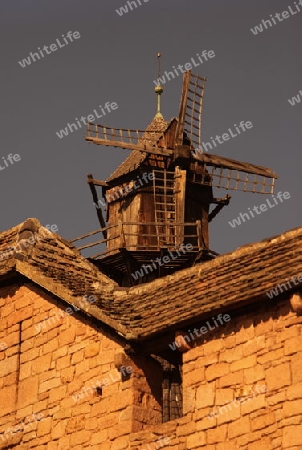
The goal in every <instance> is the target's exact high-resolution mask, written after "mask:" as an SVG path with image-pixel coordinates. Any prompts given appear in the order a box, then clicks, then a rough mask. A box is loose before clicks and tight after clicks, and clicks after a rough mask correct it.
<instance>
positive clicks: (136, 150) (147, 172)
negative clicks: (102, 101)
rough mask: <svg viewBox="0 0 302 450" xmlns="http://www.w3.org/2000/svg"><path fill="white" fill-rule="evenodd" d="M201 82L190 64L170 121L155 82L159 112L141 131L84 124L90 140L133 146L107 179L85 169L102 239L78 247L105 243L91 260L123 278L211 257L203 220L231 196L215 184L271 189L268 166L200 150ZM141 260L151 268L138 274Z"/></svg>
mask: <svg viewBox="0 0 302 450" xmlns="http://www.w3.org/2000/svg"><path fill="white" fill-rule="evenodd" d="M205 83H206V79H205V78H202V77H199V76H196V75H193V74H192V73H191V71H188V72H186V73H185V74H184V77H183V87H182V94H181V99H180V109H179V115H178V117H175V118H173V119H171V120H170V122H166V121H165V119H164V118H163V116H162V114H161V113H160V95H161V94H162V92H163V89H162V87H161V86H157V87H156V88H155V91H156V94H157V96H158V111H157V114H156V115H155V117H154V119H153V120H152V121H151V123H150V124H149V126H148V127H147V129H146V130H143V131H139V130H126V129H114V128H109V127H104V126H102V125H98V124H93V123H88V125H87V135H86V140H87V141H90V142H92V143H94V144H98V145H103V146H110V147H121V148H124V149H127V150H131V153H130V155H129V156H128V157H127V158H126V160H125V161H124V162H123V163H122V164H121V165H120V166H119V167H118V168H117V169H116V170H115V172H114V173H113V174H112V175H111V176H110V177H109V178H108V179H107V180H105V181H100V180H96V179H94V178H93V176H92V175H88V183H89V186H90V189H91V192H92V195H93V200H94V203H95V205H97V204H98V203H99V199H98V194H97V187H101V188H102V195H103V197H104V199H105V202H106V217H104V216H103V214H102V212H101V208H97V214H98V218H99V222H100V225H101V229H100V230H98V231H96V232H93V233H89V235H88V236H91V235H93V234H96V233H97V232H102V234H103V239H102V240H99V241H97V242H95V243H92V244H88V245H86V246H85V245H84V246H82V247H81V249H84V248H88V247H92V246H95V245H97V244H100V243H101V244H104V245H105V246H106V248H105V250H103V251H102V252H100V253H97V254H95V255H93V256H92V257H91V258H90V259H91V260H92V261H93V262H94V263H95V264H97V265H98V266H100V267H101V269H102V270H103V271H105V272H106V273H107V274H108V275H109V276H111V277H112V278H114V279H115V280H116V281H118V282H119V284H121V285H124V286H129V285H133V284H138V283H142V282H146V281H151V280H153V279H155V278H157V277H160V276H163V275H166V274H169V273H172V272H174V271H175V270H179V269H182V268H185V267H189V266H192V265H194V264H196V263H198V262H202V261H205V260H208V259H211V258H213V257H214V256H215V252H212V251H211V250H210V248H209V232H208V225H209V222H211V220H212V219H214V217H215V216H216V215H217V214H218V213H219V211H220V210H221V209H222V208H223V207H224V206H225V205H227V204H228V203H229V201H230V196H229V195H226V196H225V197H224V198H214V196H213V187H217V188H223V189H226V190H242V191H246V192H255V193H262V194H272V193H273V186H274V180H275V178H277V176H276V174H275V173H274V172H273V171H271V170H270V169H268V168H265V167H260V166H255V165H253V164H249V163H244V162H240V161H235V160H232V159H229V158H224V157H220V156H216V155H210V154H208V153H207V154H205V153H202V152H201V151H200V150H201V149H202V145H201V122H202V107H203V98H204V89H205ZM211 205H213V206H212V207H211ZM85 237H86V236H82V237H80V238H78V239H82V238H85ZM78 239H76V240H78ZM74 241H75V240H74ZM184 249H185V251H184ZM187 249H190V250H187ZM165 257H166V258H165ZM158 258H159V259H158ZM156 261H157V262H156ZM159 261H160V262H161V263H162V264H160V263H159ZM163 261H166V262H165V263H163ZM142 267H145V268H146V267H149V270H145V271H144V272H142V273H143V274H144V275H143V276H139V277H138V278H137V279H135V277H134V276H133V273H135V272H136V271H137V270H140V269H141V268H142Z"/></svg>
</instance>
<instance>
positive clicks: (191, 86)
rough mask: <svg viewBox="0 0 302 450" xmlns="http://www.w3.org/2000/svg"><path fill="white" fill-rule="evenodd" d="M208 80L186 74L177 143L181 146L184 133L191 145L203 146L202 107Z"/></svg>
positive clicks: (188, 72) (189, 73) (189, 72)
mask: <svg viewBox="0 0 302 450" xmlns="http://www.w3.org/2000/svg"><path fill="white" fill-rule="evenodd" d="M205 82H206V78H203V77H199V76H197V75H194V74H192V73H191V70H189V71H187V72H185V73H184V76H183V84H182V93H181V99H180V106H179V117H178V129H177V139H176V140H177V143H178V145H181V143H182V140H183V137H184V132H185V133H186V135H187V138H188V139H189V140H190V142H191V145H192V146H194V147H200V145H201V123H202V107H203V96H204V89H205Z"/></svg>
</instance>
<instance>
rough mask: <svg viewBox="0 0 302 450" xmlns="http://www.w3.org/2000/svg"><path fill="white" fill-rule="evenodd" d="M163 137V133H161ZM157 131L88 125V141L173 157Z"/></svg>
mask: <svg viewBox="0 0 302 450" xmlns="http://www.w3.org/2000/svg"><path fill="white" fill-rule="evenodd" d="M160 134H161V135H162V133H160ZM159 138H160V136H159V133H158V131H157V130H148V131H146V130H131V129H124V128H110V127H105V126H103V125H98V124H95V123H91V122H88V123H87V133H86V137H85V139H86V141H91V142H93V143H94V144H98V145H105V146H110V147H120V148H124V149H128V150H139V151H140V152H146V153H153V154H155V155H167V156H168V155H171V154H172V150H169V149H167V148H166V146H165V144H164V143H163V142H158V141H159Z"/></svg>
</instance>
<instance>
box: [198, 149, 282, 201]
mask: <svg viewBox="0 0 302 450" xmlns="http://www.w3.org/2000/svg"><path fill="white" fill-rule="evenodd" d="M192 156H193V158H194V159H196V160H198V161H200V162H202V163H203V165H204V166H205V168H206V171H205V173H206V174H207V177H205V176H204V175H200V180H199V182H201V183H202V184H208V185H211V186H214V187H217V188H223V189H227V190H234V191H244V192H254V193H258V194H273V189H274V183H275V179H276V178H278V176H277V175H276V174H275V172H273V171H272V170H271V169H268V168H267V167H262V166H257V165H255V164H250V163H246V162H241V161H236V160H234V159H231V158H225V157H222V156H217V155H210V154H198V153H197V152H195V153H194V154H193V155H192Z"/></svg>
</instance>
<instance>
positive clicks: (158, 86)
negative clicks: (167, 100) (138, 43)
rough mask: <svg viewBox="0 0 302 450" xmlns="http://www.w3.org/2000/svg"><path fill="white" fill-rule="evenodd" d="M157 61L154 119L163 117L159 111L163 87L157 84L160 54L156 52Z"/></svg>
mask: <svg viewBox="0 0 302 450" xmlns="http://www.w3.org/2000/svg"><path fill="white" fill-rule="evenodd" d="M156 56H157V60H158V71H157V83H158V84H157V86H155V93H156V95H157V112H156V116H155V117H163V116H162V113H161V111H160V106H161V105H160V96H161V94H162V93H163V92H164V89H163V87H162V86H161V85H160V83H159V78H160V57H161V53H160V52H158V53H157V55H156Z"/></svg>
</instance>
